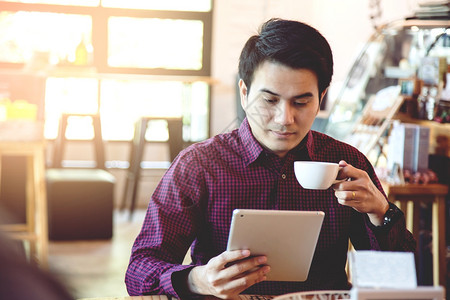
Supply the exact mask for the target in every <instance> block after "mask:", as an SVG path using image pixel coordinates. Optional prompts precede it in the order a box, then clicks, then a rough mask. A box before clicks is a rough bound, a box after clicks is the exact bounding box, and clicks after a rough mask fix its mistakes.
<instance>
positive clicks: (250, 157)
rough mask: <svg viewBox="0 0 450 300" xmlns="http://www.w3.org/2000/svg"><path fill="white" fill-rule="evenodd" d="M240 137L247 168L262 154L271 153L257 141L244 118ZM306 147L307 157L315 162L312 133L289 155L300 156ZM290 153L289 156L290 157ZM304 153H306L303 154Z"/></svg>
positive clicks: (309, 132) (240, 128)
mask: <svg viewBox="0 0 450 300" xmlns="http://www.w3.org/2000/svg"><path fill="white" fill-rule="evenodd" d="M239 137H240V138H241V141H242V145H243V149H242V151H243V155H242V158H243V160H244V163H245V165H246V166H248V165H250V164H251V163H253V162H254V161H255V160H256V159H258V157H259V156H260V155H261V154H262V153H267V154H269V152H268V151H267V150H265V149H264V148H263V147H262V146H261V144H260V143H259V142H258V141H257V140H256V139H255V137H254V136H253V133H252V130H251V128H250V125H249V124H248V120H247V118H244V120H243V121H242V124H241V126H240V127H239ZM305 145H306V152H307V156H308V157H309V158H310V159H311V160H314V151H313V149H314V139H313V134H312V132H311V130H310V131H308V133H307V134H306V136H305V139H304V140H303V141H302V142H301V143H300V144H299V145H298V146H297V147H295V148H294V149H292V150H291V151H290V152H289V153H292V154H293V155H294V156H298V154H299V152H303V151H304V148H305ZM289 153H288V155H289ZM303 153H304V152H303Z"/></svg>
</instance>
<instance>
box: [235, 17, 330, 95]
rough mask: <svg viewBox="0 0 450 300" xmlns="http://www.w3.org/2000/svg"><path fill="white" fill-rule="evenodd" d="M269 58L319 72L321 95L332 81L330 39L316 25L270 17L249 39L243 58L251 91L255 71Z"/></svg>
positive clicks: (241, 65) (244, 75)
mask: <svg viewBox="0 0 450 300" xmlns="http://www.w3.org/2000/svg"><path fill="white" fill-rule="evenodd" d="M265 61H272V62H276V63H280V64H282V65H285V66H287V67H290V68H293V69H302V68H304V69H309V70H311V71H313V72H314V73H315V74H316V75H317V80H318V83H319V94H321V93H322V92H323V91H324V90H325V89H326V88H327V87H328V86H329V85H330V82H331V77H332V75H333V55H332V53H331V48H330V45H329V44H328V42H327V40H326V39H325V38H324V37H323V36H322V35H321V34H320V33H319V32H318V31H317V30H316V29H314V28H313V27H311V26H309V25H307V24H305V23H302V22H298V21H290V20H282V19H270V20H268V21H267V22H265V23H264V24H263V25H262V26H261V29H260V30H259V33H258V35H254V36H252V37H250V38H249V39H248V41H247V42H246V43H245V46H244V48H243V49H242V52H241V55H240V57H239V77H240V78H241V79H242V80H243V81H244V83H245V85H246V86H247V89H248V91H250V85H251V82H252V81H253V75H254V72H255V70H256V69H257V68H258V67H259V66H260V65H261V64H262V63H263V62H265Z"/></svg>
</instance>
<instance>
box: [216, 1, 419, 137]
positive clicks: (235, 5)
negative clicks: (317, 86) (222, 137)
mask: <svg viewBox="0 0 450 300" xmlns="http://www.w3.org/2000/svg"><path fill="white" fill-rule="evenodd" d="M370 2H374V1H370V0H215V1H214V22H213V41H212V42H213V47H212V77H214V78H215V79H217V80H218V81H219V83H218V84H216V85H214V86H213V88H212V99H211V107H212V111H211V133H212V134H213V135H214V134H217V133H220V132H223V131H225V130H228V129H230V128H231V127H233V124H234V122H233V121H234V120H235V119H236V106H235V101H236V100H235V92H236V86H235V85H236V74H237V64H238V58H239V54H240V51H241V49H242V47H243V45H244V43H245V42H246V40H247V39H248V38H249V37H250V36H251V35H253V34H255V33H256V31H257V29H258V27H259V25H260V24H261V23H263V22H264V21H265V20H267V19H269V18H272V17H280V18H286V19H293V20H299V21H302V22H305V23H308V24H310V25H312V26H313V27H315V28H317V29H318V30H319V31H320V32H321V33H322V34H323V35H324V36H325V38H327V40H328V42H329V43H330V45H331V48H332V50H333V54H334V61H335V71H334V74H335V75H334V77H333V81H332V84H335V85H338V84H339V83H340V82H342V81H343V80H344V79H345V74H346V73H347V71H348V70H349V68H350V67H351V64H352V62H353V60H354V58H355V57H356V56H357V55H358V53H359V49H360V48H361V47H362V45H363V44H364V43H365V41H366V40H368V38H369V37H370V35H371V34H372V33H373V32H374V29H373V26H372V23H371V21H370V18H369V16H370V14H371V12H373V11H374V10H371V9H370V8H369V3H370ZM418 2H419V0H394V1H393V0H381V6H382V15H381V19H380V21H379V24H380V23H385V22H388V21H392V20H396V19H401V18H404V17H407V16H411V15H412V12H413V11H414V9H415V8H416V7H417V4H418ZM230 124H231V125H230Z"/></svg>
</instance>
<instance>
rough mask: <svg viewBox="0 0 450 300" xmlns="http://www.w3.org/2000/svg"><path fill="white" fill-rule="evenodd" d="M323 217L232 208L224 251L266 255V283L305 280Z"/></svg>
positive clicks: (323, 214)
mask: <svg viewBox="0 0 450 300" xmlns="http://www.w3.org/2000/svg"><path fill="white" fill-rule="evenodd" d="M324 216H325V213H324V212H322V211H285V210H254V209H235V210H234V211H233V217H232V220H231V227H230V233H229V236H228V245H227V250H238V249H249V250H250V251H251V255H252V256H255V255H266V256H267V264H268V265H270V268H271V270H270V272H269V273H268V274H267V280H271V281H305V280H306V279H307V277H308V272H309V268H310V266H311V262H312V258H313V256H314V251H315V248H316V244H317V240H318V238H319V234H320V229H321V227H322V222H323V219H324Z"/></svg>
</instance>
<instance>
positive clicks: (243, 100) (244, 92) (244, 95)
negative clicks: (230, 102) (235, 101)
mask: <svg viewBox="0 0 450 300" xmlns="http://www.w3.org/2000/svg"><path fill="white" fill-rule="evenodd" d="M247 91H248V90H247V86H246V85H245V83H244V80H242V79H239V95H240V97H241V106H242V109H243V110H244V111H246V108H247V105H248V102H247V100H248V99H247Z"/></svg>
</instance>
